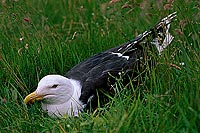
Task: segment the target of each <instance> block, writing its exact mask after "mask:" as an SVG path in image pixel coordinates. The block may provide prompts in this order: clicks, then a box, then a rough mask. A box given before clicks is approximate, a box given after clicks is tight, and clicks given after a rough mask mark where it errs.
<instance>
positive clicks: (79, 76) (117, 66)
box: [65, 13, 176, 104]
mask: <svg viewBox="0 0 200 133" xmlns="http://www.w3.org/2000/svg"><path fill="white" fill-rule="evenodd" d="M175 16H176V13H172V14H170V15H169V16H167V17H166V18H164V19H162V20H161V21H160V22H159V23H158V24H157V25H156V26H154V27H153V28H151V29H150V30H149V31H145V32H144V33H142V34H140V35H138V36H137V37H136V38H135V39H133V40H131V41H129V42H127V43H125V44H123V45H121V46H118V47H116V48H112V49H109V50H107V51H105V52H102V53H99V54H96V55H94V56H92V57H90V58H88V59H86V60H85V61H83V62H81V63H80V64H78V65H76V66H75V67H73V68H72V69H71V70H70V71H68V72H67V73H66V75H65V76H66V77H68V78H72V79H76V80H79V81H80V82H81V85H82V90H81V97H80V100H81V101H82V102H83V103H84V104H88V100H89V99H90V97H91V96H93V98H92V100H90V101H91V102H95V101H96V100H97V97H96V95H95V94H96V89H98V88H107V87H108V86H107V79H108V77H109V74H111V75H113V76H117V75H118V73H119V72H121V71H125V72H126V71H129V70H133V69H134V65H138V62H139V63H140V61H139V60H140V57H143V56H144V51H143V47H145V46H146V45H142V44H154V45H155V46H156V47H157V49H158V51H159V53H161V52H162V50H163V49H164V48H166V46H167V45H169V44H170V43H171V41H172V39H173V37H172V36H171V35H170V34H169V32H168V30H169V26H170V22H171V20H172V19H173V18H174V17H175ZM160 39H161V40H162V41H161V42H159V40H160ZM168 40H169V41H168ZM162 42H163V43H162ZM161 43H162V44H161ZM119 54H120V55H121V56H119ZM124 56H126V57H128V58H124ZM133 71H134V70H133ZM91 102H90V103H91Z"/></svg>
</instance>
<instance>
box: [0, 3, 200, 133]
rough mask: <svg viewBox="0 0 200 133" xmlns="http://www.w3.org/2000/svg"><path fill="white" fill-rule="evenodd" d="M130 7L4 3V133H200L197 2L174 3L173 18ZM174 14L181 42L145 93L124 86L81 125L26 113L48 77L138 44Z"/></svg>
mask: <svg viewBox="0 0 200 133" xmlns="http://www.w3.org/2000/svg"><path fill="white" fill-rule="evenodd" d="M126 2H127V1H124V0H121V1H119V2H116V3H112V4H109V1H108V0H104V1H90V0H88V1H73V0H69V1H64V0H63V1H53V0H49V1H42V0H38V1H24V0H19V1H1V5H0V29H1V32H0V40H1V41H0V50H1V53H0V61H1V62H0V64H1V65H0V68H1V73H0V77H1V80H0V86H1V89H0V131H1V132H49V131H50V132H199V131H200V125H199V121H200V104H199V103H200V69H199V66H200V59H199V57H200V54H199V51H200V46H199V43H200V39H199V34H200V14H199V9H200V7H199V5H200V3H199V1H198V0H194V1H189V0H185V1H174V3H173V7H172V8H171V9H170V10H168V9H167V10H166V8H167V7H168V8H170V5H169V4H168V5H167V1H162V0H161V1H160V3H158V1H153V0H150V1H143V0H135V1H131V0H130V1H128V3H126ZM126 4H128V5H129V6H127V8H122V6H124V5H125V6H126ZM174 11H177V13H178V14H177V15H178V16H177V21H176V22H174V23H173V24H172V27H171V33H172V34H173V35H174V36H175V39H174V40H173V43H172V44H171V45H170V46H169V47H168V48H167V50H165V52H164V53H163V54H162V56H161V57H158V62H159V63H158V65H157V66H155V67H153V68H151V69H148V70H147V73H146V75H144V79H143V80H142V85H140V86H136V87H135V86H134V85H132V84H133V83H132V82H131V81H130V85H129V86H123V85H122V84H121V83H120V82H119V83H118V84H117V86H116V88H118V89H119V91H120V93H118V94H116V96H115V97H114V98H112V99H111V101H110V102H109V103H108V104H106V105H105V106H104V107H102V108H98V110H96V111H95V112H85V113H83V115H82V116H81V117H79V118H68V117H67V116H66V117H63V118H61V119H53V118H50V117H49V116H47V115H46V114H45V112H43V111H42V110H41V107H40V103H35V104H34V105H32V106H30V107H27V106H26V105H24V103H23V98H24V97H25V96H26V95H27V94H28V93H30V92H32V91H34V90H35V89H36V87H37V83H38V81H39V79H41V78H42V77H43V76H45V75H47V74H55V73H56V74H61V75H64V74H65V72H66V71H67V70H69V69H70V68H71V67H73V66H74V65H76V64H77V63H79V62H80V61H82V60H84V59H85V58H87V57H89V56H92V55H93V54H95V53H98V52H101V51H104V50H106V49H109V48H112V47H114V46H117V45H119V44H122V43H124V42H126V41H128V40H129V39H132V38H134V37H135V36H136V35H138V34H139V33H142V32H143V31H145V30H147V29H149V28H150V27H151V26H153V25H154V24H155V23H156V22H158V21H159V20H160V19H161V18H163V17H165V16H166V15H168V14H169V13H172V12H174ZM180 63H181V64H180ZM183 63H184V64H183ZM169 64H173V65H174V66H175V67H173V65H171V66H170V65H169ZM177 66H178V67H180V68H181V69H179V68H178V67H177ZM124 88H125V89H124Z"/></svg>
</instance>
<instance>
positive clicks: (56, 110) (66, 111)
mask: <svg viewBox="0 0 200 133" xmlns="http://www.w3.org/2000/svg"><path fill="white" fill-rule="evenodd" d="M68 80H69V81H70V82H71V84H72V85H73V88H72V89H73V91H74V92H73V94H72V96H71V98H70V99H69V100H68V101H66V102H64V103H61V104H48V103H42V109H43V110H45V111H47V112H48V114H49V115H50V116H52V117H55V116H58V117H61V116H63V115H68V116H78V114H79V112H80V111H81V110H82V109H83V104H82V102H81V101H80V100H79V98H80V95H81V85H80V82H79V81H77V80H73V79H68Z"/></svg>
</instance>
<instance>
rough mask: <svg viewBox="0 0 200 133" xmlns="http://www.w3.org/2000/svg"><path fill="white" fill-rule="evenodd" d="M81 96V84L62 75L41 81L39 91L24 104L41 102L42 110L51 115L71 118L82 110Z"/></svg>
mask: <svg viewBox="0 0 200 133" xmlns="http://www.w3.org/2000/svg"><path fill="white" fill-rule="evenodd" d="M80 94H81V87H80V83H79V82H77V81H75V80H72V79H68V78H66V77H63V76H60V75H47V76H45V77H43V78H42V79H41V80H40V81H39V83H38V87H37V89H36V90H35V91H34V92H33V93H31V94H29V95H28V96H26V98H25V99H24V102H25V103H26V104H28V103H33V102H34V101H35V100H41V102H42V108H43V109H44V110H46V111H47V112H48V114H49V115H51V116H52V115H56V116H62V115H64V114H68V115H69V116H71V115H73V114H72V113H74V111H76V110H78V109H79V108H81V102H80V101H79V97H80Z"/></svg>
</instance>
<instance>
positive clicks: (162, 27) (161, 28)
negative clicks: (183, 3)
mask: <svg viewBox="0 0 200 133" xmlns="http://www.w3.org/2000/svg"><path fill="white" fill-rule="evenodd" d="M175 17H176V12H174V13H172V14H170V15H168V16H167V17H165V18H163V19H162V20H161V21H160V22H159V23H157V24H156V25H155V26H154V27H153V28H151V29H150V30H149V31H145V32H143V33H142V34H140V35H138V36H137V37H136V38H135V39H133V40H131V41H129V42H127V43H126V44H124V45H121V46H118V47H116V48H113V49H111V50H109V51H112V52H117V53H121V54H122V55H124V54H125V53H127V52H128V53H129V52H131V51H134V50H135V49H136V47H137V46H138V45H140V44H141V43H146V42H147V41H149V42H150V43H151V44H154V45H155V46H156V48H157V50H158V52H159V54H161V53H162V51H163V50H164V49H165V48H166V47H167V46H168V45H169V44H170V43H171V42H172V40H173V38H174V37H173V36H172V35H171V34H170V33H169V28H170V24H171V22H172V21H173V19H174V18H175Z"/></svg>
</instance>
